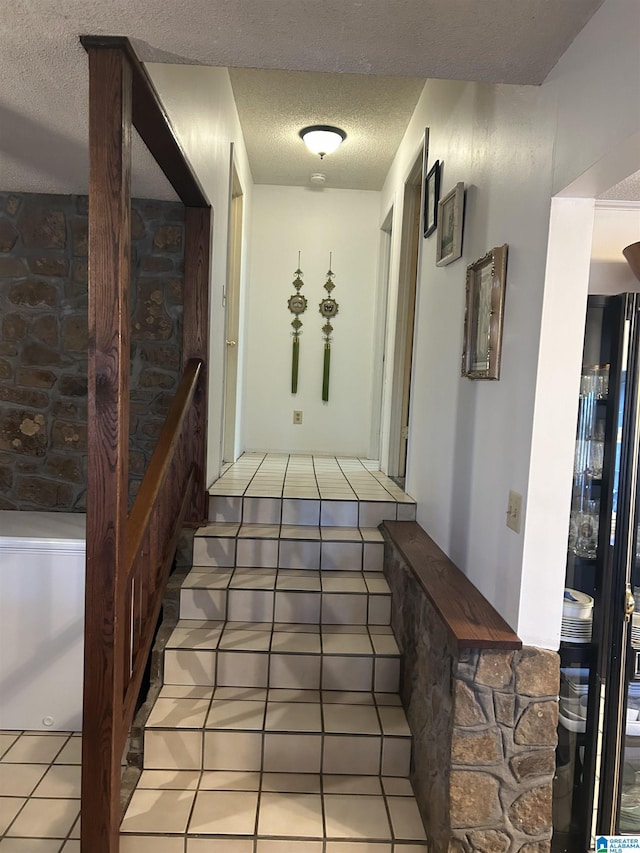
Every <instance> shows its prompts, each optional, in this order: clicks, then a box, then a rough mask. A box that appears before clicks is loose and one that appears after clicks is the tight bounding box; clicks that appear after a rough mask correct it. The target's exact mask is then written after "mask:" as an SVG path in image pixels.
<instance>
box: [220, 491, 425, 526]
mask: <svg viewBox="0 0 640 853" xmlns="http://www.w3.org/2000/svg"><path fill="white" fill-rule="evenodd" d="M216 490H217V491H219V492H220V493H219V494H212V493H211V490H210V495H209V519H210V520H211V521H222V522H244V523H261V524H280V523H282V524H295V525H312V526H314V525H315V526H318V525H320V526H329V527H330V526H337V527H345V526H346V527H363V528H366V527H370V528H375V527H378V525H379V524H380V523H381V522H382V521H386V520H389V521H415V517H416V503H415V501H414V500H413V499H412V498H409V497H407V496H406V495H404V494H403V493H399V494H398V500H393V499H391V497H390V496H388V499H387V500H385V499H381V500H359V499H358V498H357V497H356V496H355V495H354V496H353V497H350V498H347V499H335V498H324V497H321V496H320V495H318V493H317V492H316V493H315V495H314V494H311V495H310V496H309V497H304V496H296V495H295V494H292V493H291V492H289V493H287V491H286V490H285V493H284V494H282V491H281V490H280V494H279V495H278V496H275V497H274V496H262V495H261V494H260V492H259V491H256V492H254V493H253V494H252V495H247V494H227V493H225V487H224V486H219V487H216V486H214V488H213V491H216ZM229 491H231V490H229Z"/></svg>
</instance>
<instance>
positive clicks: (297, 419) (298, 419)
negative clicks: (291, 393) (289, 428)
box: [293, 409, 302, 424]
mask: <svg viewBox="0 0 640 853" xmlns="http://www.w3.org/2000/svg"><path fill="white" fill-rule="evenodd" d="M293 422H294V424H301V423H302V412H301V411H300V410H299V409H294V410H293Z"/></svg>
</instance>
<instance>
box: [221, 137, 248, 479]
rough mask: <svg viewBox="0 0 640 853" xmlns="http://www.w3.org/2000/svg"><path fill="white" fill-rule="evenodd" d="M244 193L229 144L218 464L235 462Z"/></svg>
mask: <svg viewBox="0 0 640 853" xmlns="http://www.w3.org/2000/svg"><path fill="white" fill-rule="evenodd" d="M243 226H244V191H243V188H242V184H241V182H240V176H239V174H238V169H237V167H236V163H235V147H234V144H233V142H232V143H231V152H230V158H229V212H228V231H227V276H226V282H225V287H224V291H223V296H222V304H223V306H224V334H225V347H224V383H223V405H222V430H221V437H220V443H221V459H222V462H235V461H236V459H237V458H238V456H239V452H238V443H237V441H236V433H237V417H238V396H239V394H238V391H239V389H238V362H239V355H240V353H239V350H240V346H241V341H240V339H239V338H240V301H241V290H242V254H243Z"/></svg>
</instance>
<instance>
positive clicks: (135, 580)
mask: <svg viewBox="0 0 640 853" xmlns="http://www.w3.org/2000/svg"><path fill="white" fill-rule="evenodd" d="M202 366H203V362H202V361H198V360H196V359H192V360H191V361H190V362H189V363H188V364H187V366H186V369H185V372H184V374H183V376H182V380H181V382H180V385H179V387H178V391H177V393H176V396H175V397H174V400H173V403H172V405H171V408H170V409H169V413H168V415H167V419H166V420H165V423H164V426H163V428H162V432H161V433H160V437H159V439H158V443H157V444H156V448H155V450H154V453H153V456H152V457H151V462H150V463H149V467H148V468H147V471H146V473H145V475H144V478H143V480H142V483H141V484H140V490H139V491H138V494H137V496H136V500H135V503H134V505H133V508H132V510H131V514H130V516H129V520H128V522H127V545H126V548H127V550H126V557H125V577H124V593H125V602H124V620H125V622H124V630H123V633H124V635H125V639H127V638H128V640H129V641H128V643H126V644H125V660H124V666H123V682H124V683H123V722H124V723H125V724H126V725H125V726H123V731H122V743H121V744H120V747H121V749H124V747H125V743H126V737H127V734H128V731H129V725H130V722H131V720H132V719H133V715H134V712H135V706H136V702H137V699H138V693H139V691H140V683H141V681H142V676H143V674H144V670H145V666H146V663H147V658H148V657H149V652H150V651H151V644H152V642H153V638H154V629H155V626H156V624H157V621H158V616H159V614H160V607H161V605H162V595H163V592H164V588H165V586H166V582H167V578H168V576H169V569H170V568H171V563H172V561H173V556H174V554H175V551H176V546H177V543H178V537H179V536H180V531H181V528H182V525H183V523H184V520H185V518H186V516H187V512H188V510H189V507H190V504H191V498H192V494H193V489H194V485H195V482H196V475H197V472H196V465H195V462H194V460H193V459H191V458H190V454H189V444H190V442H189V437H190V435H191V434H192V433H193V428H194V426H195V424H194V410H193V409H192V402H193V398H194V395H195V392H196V387H197V384H198V378H199V376H200V372H201V370H202Z"/></svg>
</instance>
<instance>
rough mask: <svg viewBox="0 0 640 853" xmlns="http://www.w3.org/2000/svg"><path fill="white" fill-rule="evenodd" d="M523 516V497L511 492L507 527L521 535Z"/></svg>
mask: <svg viewBox="0 0 640 853" xmlns="http://www.w3.org/2000/svg"><path fill="white" fill-rule="evenodd" d="M521 516H522V495H520V494H518V492H511V491H510V492H509V503H508V504H507V527H509V528H510V529H511V530H513V531H515V533H520V521H521V520H522V519H521Z"/></svg>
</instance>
